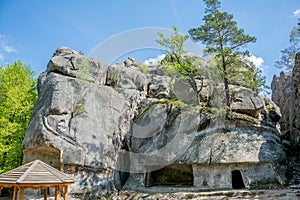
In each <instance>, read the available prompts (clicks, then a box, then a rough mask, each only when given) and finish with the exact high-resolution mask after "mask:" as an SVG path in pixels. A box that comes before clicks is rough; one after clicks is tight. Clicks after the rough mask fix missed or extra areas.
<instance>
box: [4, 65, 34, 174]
mask: <svg viewBox="0 0 300 200" xmlns="http://www.w3.org/2000/svg"><path fill="white" fill-rule="evenodd" d="M36 99H37V92H36V81H35V80H34V77H33V71H31V69H30V68H29V67H28V66H26V65H25V64H23V63H21V62H20V61H18V62H15V63H13V64H11V65H7V66H0V110H1V112H0V173H1V172H5V171H8V170H11V169H13V168H15V167H17V166H19V165H21V164H22V160H23V154H22V140H23V137H24V134H25V131H26V128H27V125H28V122H29V119H30V115H31V113H32V110H33V106H34V103H35V101H36Z"/></svg>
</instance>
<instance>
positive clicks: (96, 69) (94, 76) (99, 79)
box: [47, 47, 107, 85]
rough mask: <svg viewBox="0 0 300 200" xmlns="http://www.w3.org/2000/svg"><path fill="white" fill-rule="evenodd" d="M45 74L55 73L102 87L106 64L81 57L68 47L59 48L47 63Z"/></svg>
mask: <svg viewBox="0 0 300 200" xmlns="http://www.w3.org/2000/svg"><path fill="white" fill-rule="evenodd" d="M47 72H57V73H61V74H64V75H66V76H70V77H74V78H77V79H82V80H86V81H90V82H93V83H96V84H101V85H103V84H104V83H105V80H106V73H107V64H105V63H104V62H100V61H98V60H95V59H93V58H92V57H86V56H83V55H81V54H79V53H78V52H77V51H75V50H73V49H70V48H68V47H60V48H58V49H57V50H56V51H55V53H54V55H53V56H52V58H51V60H50V61H49V63H48V66H47Z"/></svg>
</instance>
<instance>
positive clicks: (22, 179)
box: [0, 160, 74, 185]
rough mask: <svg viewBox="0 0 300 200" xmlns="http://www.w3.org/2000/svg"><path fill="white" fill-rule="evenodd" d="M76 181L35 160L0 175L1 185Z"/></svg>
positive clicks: (68, 182) (69, 182) (70, 182)
mask: <svg viewBox="0 0 300 200" xmlns="http://www.w3.org/2000/svg"><path fill="white" fill-rule="evenodd" d="M72 183H74V179H73V178H72V177H70V176H68V175H67V174H65V173H63V172H61V171H59V170H57V169H55V168H53V167H51V166H50V165H48V164H46V163H44V162H42V161H40V160H35V161H33V162H30V163H27V164H25V165H22V166H20V167H18V168H16V169H13V170H11V171H8V172H5V173H3V174H0V185H1V184H5V185H16V184H30V185H44V184H72Z"/></svg>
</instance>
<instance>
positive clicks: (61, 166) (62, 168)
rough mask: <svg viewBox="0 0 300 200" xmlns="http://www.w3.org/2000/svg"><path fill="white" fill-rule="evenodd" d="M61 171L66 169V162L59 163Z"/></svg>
mask: <svg viewBox="0 0 300 200" xmlns="http://www.w3.org/2000/svg"><path fill="white" fill-rule="evenodd" d="M59 171H61V172H63V171H64V163H59Z"/></svg>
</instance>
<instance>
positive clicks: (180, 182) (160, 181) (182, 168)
mask: <svg viewBox="0 0 300 200" xmlns="http://www.w3.org/2000/svg"><path fill="white" fill-rule="evenodd" d="M150 176H151V180H152V181H151V182H152V184H151V185H165V186H193V184H194V177H193V168H192V165H182V164H173V165H169V166H167V167H164V168H162V169H159V170H157V171H153V172H151V174H150Z"/></svg>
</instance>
